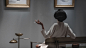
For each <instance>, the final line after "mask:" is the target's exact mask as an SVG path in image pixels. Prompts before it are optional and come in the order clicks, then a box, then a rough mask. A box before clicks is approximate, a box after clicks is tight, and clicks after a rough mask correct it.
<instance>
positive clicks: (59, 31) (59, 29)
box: [39, 22, 76, 48]
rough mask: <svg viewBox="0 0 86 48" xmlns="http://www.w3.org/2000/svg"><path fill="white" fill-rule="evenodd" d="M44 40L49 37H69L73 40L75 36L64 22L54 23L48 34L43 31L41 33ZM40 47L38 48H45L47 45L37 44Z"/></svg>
mask: <svg viewBox="0 0 86 48" xmlns="http://www.w3.org/2000/svg"><path fill="white" fill-rule="evenodd" d="M41 33H42V34H43V36H44V37H45V39H47V38H50V37H67V35H69V36H70V37H71V38H72V39H75V37H76V35H75V34H74V33H73V31H72V29H71V28H70V27H69V25H68V24H67V23H64V22H58V23H54V24H53V25H52V26H51V28H50V29H49V31H48V32H46V30H45V29H43V30H42V31H41ZM39 46H41V47H40V48H47V47H48V45H45V42H44V43H43V44H39ZM60 46H66V45H65V44H59V47H60Z"/></svg>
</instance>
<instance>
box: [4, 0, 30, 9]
mask: <svg viewBox="0 0 86 48" xmlns="http://www.w3.org/2000/svg"><path fill="white" fill-rule="evenodd" d="M6 7H11V8H29V7H30V0H27V4H9V0H6Z"/></svg>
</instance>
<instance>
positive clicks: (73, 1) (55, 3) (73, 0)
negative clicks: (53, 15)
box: [54, 0, 75, 7]
mask: <svg viewBox="0 0 86 48" xmlns="http://www.w3.org/2000/svg"><path fill="white" fill-rule="evenodd" d="M74 4H75V0H72V5H57V0H54V7H74Z"/></svg>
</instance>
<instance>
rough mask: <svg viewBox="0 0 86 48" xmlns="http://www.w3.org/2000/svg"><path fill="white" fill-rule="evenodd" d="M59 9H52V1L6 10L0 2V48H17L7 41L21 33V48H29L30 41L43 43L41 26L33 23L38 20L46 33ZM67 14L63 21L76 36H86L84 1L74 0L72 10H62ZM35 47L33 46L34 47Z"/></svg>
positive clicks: (35, 1) (33, 0) (36, 1)
mask: <svg viewBox="0 0 86 48" xmlns="http://www.w3.org/2000/svg"><path fill="white" fill-rule="evenodd" d="M58 9H59V8H54V0H30V8H26V9H25V8H22V9H21V8H6V7H5V0H0V48H17V44H10V43H9V41H10V40H12V39H13V38H17V36H15V33H20V32H21V33H23V34H24V35H23V36H22V37H28V38H31V39H30V40H21V45H20V46H21V48H30V41H37V42H43V41H44V37H43V36H42V34H41V26H40V25H37V24H35V23H34V20H36V19H39V20H40V21H41V22H43V23H44V26H45V29H46V30H47V31H48V29H49V28H50V26H51V25H52V24H53V23H55V22H57V21H56V20H55V19H54V17H53V14H54V12H55V11H56V10H58ZM62 9H64V11H65V12H66V13H67V15H68V18H67V20H65V22H67V23H68V24H69V25H70V27H71V28H72V30H73V31H74V33H75V34H76V35H77V36H86V35H85V34H86V32H85V30H86V21H85V20H86V16H85V15H86V0H75V7H74V8H62ZM34 47H35V46H34Z"/></svg>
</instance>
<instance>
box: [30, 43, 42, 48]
mask: <svg viewBox="0 0 86 48" xmlns="http://www.w3.org/2000/svg"><path fill="white" fill-rule="evenodd" d="M33 43H38V44H41V42H32V41H31V42H30V46H31V48H33Z"/></svg>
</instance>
